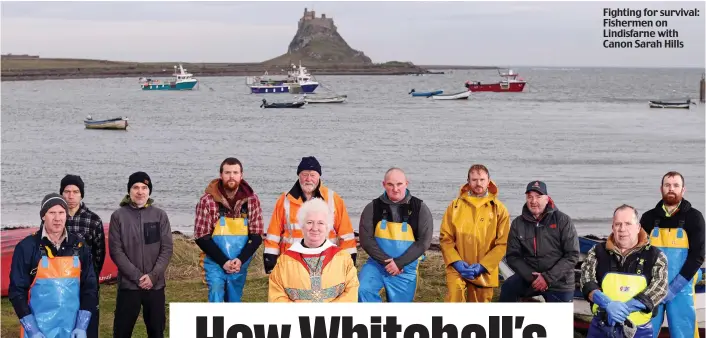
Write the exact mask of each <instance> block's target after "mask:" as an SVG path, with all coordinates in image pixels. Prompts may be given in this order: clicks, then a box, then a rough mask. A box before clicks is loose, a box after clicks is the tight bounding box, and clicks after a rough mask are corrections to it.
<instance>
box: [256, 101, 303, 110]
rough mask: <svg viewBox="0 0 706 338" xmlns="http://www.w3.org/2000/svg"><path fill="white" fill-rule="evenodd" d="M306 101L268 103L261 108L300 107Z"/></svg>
mask: <svg viewBox="0 0 706 338" xmlns="http://www.w3.org/2000/svg"><path fill="white" fill-rule="evenodd" d="M305 104H306V102H293V103H268V104H266V105H264V106H262V108H282V109H284V108H301V107H302V106H304V105H305Z"/></svg>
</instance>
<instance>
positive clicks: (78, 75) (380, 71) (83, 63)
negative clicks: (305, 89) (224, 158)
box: [1, 56, 498, 81]
mask: <svg viewBox="0 0 706 338" xmlns="http://www.w3.org/2000/svg"><path fill="white" fill-rule="evenodd" d="M178 64H179V63H178V62H118V61H107V60H88V59H51V58H46V59H45V58H21V57H17V58H15V57H6V56H3V58H2V76H1V80H2V81H39V80H67V79H95V78H98V79H108V78H129V77H170V76H171V75H172V73H173V67H174V66H175V65H178ZM181 64H182V65H183V66H184V68H186V70H187V72H189V73H192V74H193V75H194V77H196V78H198V77H221V76H257V75H262V74H264V73H265V72H268V74H269V75H286V71H287V70H288V69H289V66H288V65H273V64H266V63H181ZM305 66H306V67H307V68H309V71H310V72H311V73H312V75H314V76H318V75H424V74H443V72H438V71H437V72H434V71H432V70H439V69H444V70H447V69H449V70H450V69H491V70H494V69H498V68H497V67H494V66H446V65H443V66H442V65H428V66H417V65H413V64H411V63H407V62H395V61H392V62H386V63H381V64H326V63H321V64H306V65H305Z"/></svg>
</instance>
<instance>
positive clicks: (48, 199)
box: [39, 192, 69, 218]
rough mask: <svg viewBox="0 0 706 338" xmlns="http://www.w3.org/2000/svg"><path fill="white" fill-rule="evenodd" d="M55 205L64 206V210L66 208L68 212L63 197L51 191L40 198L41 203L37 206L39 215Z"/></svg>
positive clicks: (67, 206)
mask: <svg viewBox="0 0 706 338" xmlns="http://www.w3.org/2000/svg"><path fill="white" fill-rule="evenodd" d="M56 205H60V206H62V207H64V210H66V212H67V213H68V212H69V205H68V204H66V201H65V200H64V198H63V197H61V195H59V194H57V193H55V192H53V193H51V194H47V195H46V196H44V198H43V199H42V205H41V206H40V207H39V217H40V218H42V217H44V215H45V214H46V213H47V211H48V210H49V209H51V208H52V207H53V206H56Z"/></svg>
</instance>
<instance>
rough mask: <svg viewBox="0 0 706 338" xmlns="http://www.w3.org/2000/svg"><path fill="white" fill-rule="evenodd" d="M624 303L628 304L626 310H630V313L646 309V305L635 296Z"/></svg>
mask: <svg viewBox="0 0 706 338" xmlns="http://www.w3.org/2000/svg"><path fill="white" fill-rule="evenodd" d="M625 304H626V305H627V306H628V311H630V313H633V312H635V311H640V310H647V306H646V305H645V304H642V302H641V301H639V300H637V299H635V298H633V299H631V300H629V301H627V302H626V303H625Z"/></svg>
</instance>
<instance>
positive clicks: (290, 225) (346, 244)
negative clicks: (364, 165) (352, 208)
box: [264, 183, 357, 256]
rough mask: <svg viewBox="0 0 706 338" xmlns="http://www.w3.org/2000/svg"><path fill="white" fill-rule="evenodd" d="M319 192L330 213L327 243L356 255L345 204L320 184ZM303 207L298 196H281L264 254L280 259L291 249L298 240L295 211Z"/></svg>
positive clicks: (286, 194) (298, 225)
mask: <svg viewBox="0 0 706 338" xmlns="http://www.w3.org/2000/svg"><path fill="white" fill-rule="evenodd" d="M318 189H319V192H320V193H321V196H322V197H323V200H324V201H325V202H326V203H328V205H329V208H330V209H331V210H332V211H333V213H334V215H333V229H332V230H331V231H330V232H329V236H328V237H329V240H330V241H331V242H332V243H334V244H335V245H337V246H338V247H340V248H341V249H342V250H343V251H346V252H348V253H349V254H351V255H355V254H356V253H357V249H356V240H355V234H354V233H353V225H352V224H351V220H350V217H348V211H347V210H346V205H345V203H344V202H343V199H342V198H341V196H339V195H338V194H337V193H336V192H334V191H333V190H331V189H329V188H327V187H326V186H324V185H323V183H321V184H320V185H319V188H318ZM302 204H304V201H303V200H302V198H301V197H297V198H295V197H294V196H292V194H291V192H288V193H283V194H282V195H280V196H279V198H278V199H277V203H275V209H274V211H272V219H271V221H270V225H269V227H268V229H267V237H266V238H265V252H264V253H265V254H266V255H267V254H270V255H276V256H279V255H280V254H281V253H284V252H285V251H287V249H289V247H290V246H292V244H293V243H295V242H298V241H301V240H302V239H303V236H302V228H301V225H300V224H299V222H298V220H297V211H299V208H300V207H301V206H302Z"/></svg>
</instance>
